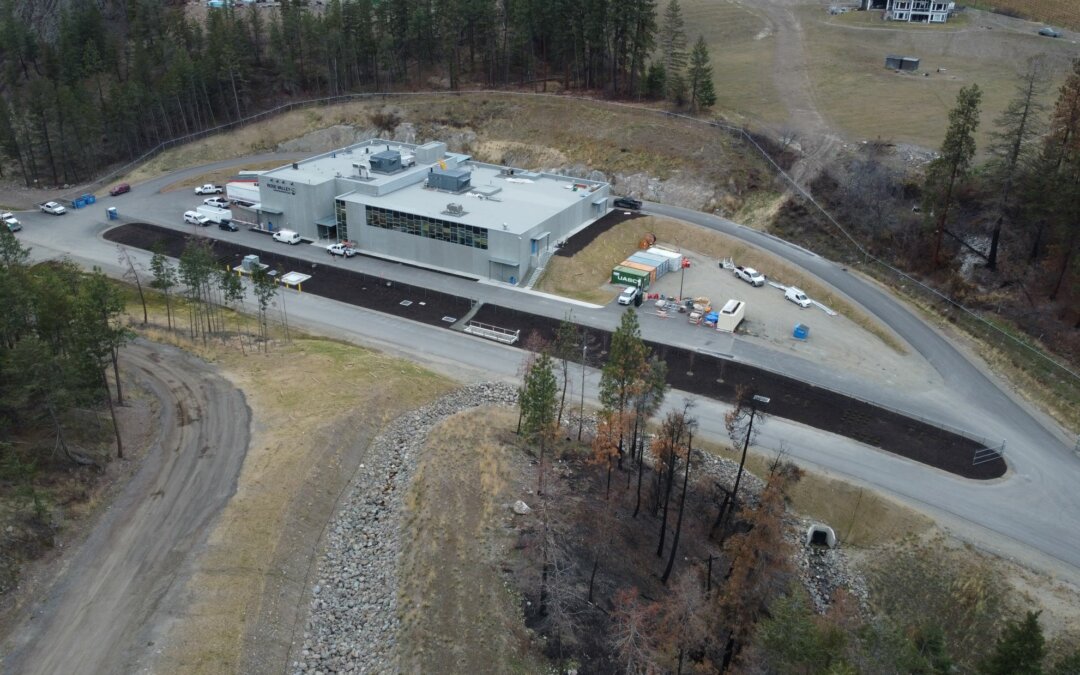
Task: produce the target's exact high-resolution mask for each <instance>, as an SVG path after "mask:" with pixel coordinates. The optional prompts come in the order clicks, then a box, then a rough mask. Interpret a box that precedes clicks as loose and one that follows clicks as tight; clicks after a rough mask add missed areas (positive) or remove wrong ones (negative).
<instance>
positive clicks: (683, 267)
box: [679, 258, 689, 302]
mask: <svg viewBox="0 0 1080 675" xmlns="http://www.w3.org/2000/svg"><path fill="white" fill-rule="evenodd" d="M687 262H689V261H688V260H687V259H686V258H679V269H680V270H681V271H682V273H681V274H680V275H679V302H682V289H683V281H685V280H686V263H687Z"/></svg>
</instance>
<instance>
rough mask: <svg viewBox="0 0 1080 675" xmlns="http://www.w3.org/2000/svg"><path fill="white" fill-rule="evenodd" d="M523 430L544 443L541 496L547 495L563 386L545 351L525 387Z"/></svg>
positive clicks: (540, 466) (539, 474)
mask: <svg viewBox="0 0 1080 675" xmlns="http://www.w3.org/2000/svg"><path fill="white" fill-rule="evenodd" d="M520 405H521V409H522V413H523V415H522V430H523V431H524V432H525V433H526V434H527V435H529V436H531V437H533V438H535V439H537V441H538V442H539V443H540V461H539V462H538V463H537V481H536V483H537V489H536V493H537V494H541V495H542V494H544V461H545V456H544V454H545V450H546V448H547V444H548V442H550V439H551V436H552V432H553V431H554V429H555V414H556V411H557V409H558V407H559V384H558V382H557V381H556V379H555V367H554V363H553V362H552V360H551V357H550V356H548V355H547V353H546V352H541V354H540V356H538V357H537V359H536V361H535V362H534V363H533V364H532V367H531V368H529V371H528V373H527V374H526V376H525V386H524V387H523V388H522V392H521V400H520Z"/></svg>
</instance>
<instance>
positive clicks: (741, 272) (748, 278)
mask: <svg viewBox="0 0 1080 675" xmlns="http://www.w3.org/2000/svg"><path fill="white" fill-rule="evenodd" d="M732 271H733V272H734V273H735V276H737V277H738V278H740V279H742V280H743V281H745V282H746V283H748V284H750V285H751V286H764V285H765V275H764V274H762V273H761V272H758V271H757V270H756V269H754V268H753V267H742V266H741V265H736V266H735V269H734V270H732Z"/></svg>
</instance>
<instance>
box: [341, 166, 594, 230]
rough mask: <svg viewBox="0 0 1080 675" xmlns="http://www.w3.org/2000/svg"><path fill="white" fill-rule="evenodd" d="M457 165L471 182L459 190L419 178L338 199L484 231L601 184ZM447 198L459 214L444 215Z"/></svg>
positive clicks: (545, 210) (533, 215)
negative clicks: (399, 186) (401, 185)
mask: <svg viewBox="0 0 1080 675" xmlns="http://www.w3.org/2000/svg"><path fill="white" fill-rule="evenodd" d="M463 168H464V169H467V170H471V173H472V180H471V185H472V187H471V189H469V190H467V191H465V192H462V193H459V194H452V193H449V192H443V191H439V190H434V189H431V188H428V187H427V186H426V184H425V183H417V184H414V185H410V186H408V187H405V188H402V189H400V190H395V191H394V192H391V193H389V194H386V195H381V196H378V197H376V196H372V195H366V194H362V193H359V192H354V193H351V194H348V195H346V196H344V197H342V198H341V199H343V200H344V201H346V202H358V203H361V204H365V205H370V206H379V207H382V208H385V209H392V210H394V211H402V212H405V213H412V214H416V215H420V216H427V217H429V218H438V219H440V220H447V221H450V222H458V223H463V224H466V225H473V226H475V227H481V228H484V229H488V230H507V231H509V232H513V233H516V234H522V233H525V232H528V231H529V230H531V229H532V228H533V227H535V226H536V225H537V224H539V223H541V222H543V221H545V220H547V219H548V218H550V217H552V216H554V215H556V214H558V213H561V212H562V211H563V210H564V209H566V208H567V207H568V206H570V205H571V204H573V203H574V202H577V201H579V200H582V199H589V200H590V203H591V202H592V201H593V200H592V199H591V198H592V197H593V195H594V194H595V190H594V189H593V188H600V187H603V186H604V185H605V183H597V182H595V181H587V180H582V179H578V178H568V177H565V176H556V175H554V174H546V173H545V174H541V173H532V172H521V171H515V173H514V174H513V175H510V174H508V173H507V172H506V170H505V167H500V166H495V165H492V164H482V163H479V162H468V163H467V164H465V165H464V167H463ZM488 195H490V196H488ZM452 203H453V204H460V205H461V206H462V208H463V209H464V211H465V213H464V214H462V215H460V216H452V215H448V213H447V206H448V205H449V204H452ZM504 225H505V227H504Z"/></svg>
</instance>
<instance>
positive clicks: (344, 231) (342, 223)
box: [334, 199, 349, 241]
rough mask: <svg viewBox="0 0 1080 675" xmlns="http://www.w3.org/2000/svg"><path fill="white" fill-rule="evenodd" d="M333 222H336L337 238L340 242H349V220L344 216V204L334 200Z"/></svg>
mask: <svg viewBox="0 0 1080 675" xmlns="http://www.w3.org/2000/svg"><path fill="white" fill-rule="evenodd" d="M334 220H336V221H337V236H338V239H339V240H340V241H348V240H349V220H348V218H346V216H345V202H343V201H341V200H340V199H335V200H334Z"/></svg>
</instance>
